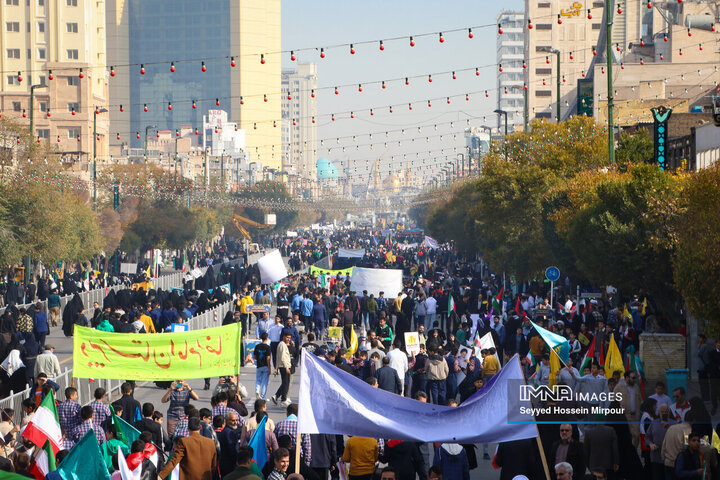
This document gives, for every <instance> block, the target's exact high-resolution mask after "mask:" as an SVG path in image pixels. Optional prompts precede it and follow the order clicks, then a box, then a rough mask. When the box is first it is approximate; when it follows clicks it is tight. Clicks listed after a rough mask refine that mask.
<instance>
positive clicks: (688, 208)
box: [672, 164, 720, 338]
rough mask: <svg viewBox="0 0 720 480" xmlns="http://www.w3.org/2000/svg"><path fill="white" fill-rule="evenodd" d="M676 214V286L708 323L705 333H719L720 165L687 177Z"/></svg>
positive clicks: (691, 308) (689, 304)
mask: <svg viewBox="0 0 720 480" xmlns="http://www.w3.org/2000/svg"><path fill="white" fill-rule="evenodd" d="M681 199H682V200H681V202H680V205H681V208H679V209H677V210H676V211H677V215H676V216H675V217H674V231H675V235H676V240H677V245H676V248H675V250H674V252H673V259H672V260H673V262H672V265H673V270H674V274H675V286H676V287H677V289H678V290H679V291H680V293H682V295H683V297H684V298H685V301H686V302H687V305H688V307H689V309H690V311H691V312H692V313H693V314H694V315H696V316H697V317H698V318H700V319H702V320H703V321H704V322H705V334H707V335H709V336H713V337H716V338H717V337H718V336H719V335H720V319H718V311H720V283H719V282H718V278H720V217H719V216H718V212H720V166H719V165H718V164H715V165H714V166H713V167H711V168H708V169H704V170H700V171H699V172H697V173H695V174H694V175H693V176H691V177H689V178H688V179H687V182H686V183H685V188H684V189H683V191H682V196H681Z"/></svg>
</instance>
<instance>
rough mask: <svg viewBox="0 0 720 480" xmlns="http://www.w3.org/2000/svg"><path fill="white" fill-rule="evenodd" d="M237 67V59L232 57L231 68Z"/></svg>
mask: <svg viewBox="0 0 720 480" xmlns="http://www.w3.org/2000/svg"><path fill="white" fill-rule="evenodd" d="M235 65H237V64H236V63H235V57H230V66H231V67H234V66H235Z"/></svg>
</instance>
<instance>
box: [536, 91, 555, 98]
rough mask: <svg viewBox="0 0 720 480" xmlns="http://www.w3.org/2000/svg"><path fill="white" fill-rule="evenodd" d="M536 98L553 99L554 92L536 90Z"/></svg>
mask: <svg viewBox="0 0 720 480" xmlns="http://www.w3.org/2000/svg"><path fill="white" fill-rule="evenodd" d="M535 96H536V97H551V96H552V92H551V91H550V90H535Z"/></svg>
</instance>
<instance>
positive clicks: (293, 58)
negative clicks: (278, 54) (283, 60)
mask: <svg viewBox="0 0 720 480" xmlns="http://www.w3.org/2000/svg"><path fill="white" fill-rule="evenodd" d="M295 60H296V58H295V52H293V51H290V61H292V62H294V61H295Z"/></svg>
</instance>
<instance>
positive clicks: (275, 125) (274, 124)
mask: <svg viewBox="0 0 720 480" xmlns="http://www.w3.org/2000/svg"><path fill="white" fill-rule="evenodd" d="M273 128H277V123H275V120H273Z"/></svg>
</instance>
